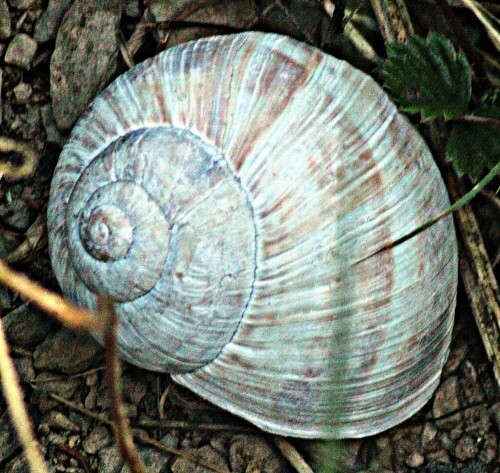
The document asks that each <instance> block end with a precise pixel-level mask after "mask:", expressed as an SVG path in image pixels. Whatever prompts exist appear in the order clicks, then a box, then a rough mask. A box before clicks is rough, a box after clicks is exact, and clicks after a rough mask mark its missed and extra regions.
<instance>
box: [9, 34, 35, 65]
mask: <svg viewBox="0 0 500 473" xmlns="http://www.w3.org/2000/svg"><path fill="white" fill-rule="evenodd" d="M37 48H38V44H37V42H36V41H35V40H34V39H32V38H31V37H29V36H28V35H27V34H25V33H18V34H17V35H16V36H15V37H14V39H13V40H12V41H11V42H10V44H9V46H8V48H7V52H6V53H5V62H6V63H7V64H11V65H13V66H18V67H21V68H23V69H29V68H30V67H31V63H32V62H33V59H34V57H35V54H36V50H37Z"/></svg>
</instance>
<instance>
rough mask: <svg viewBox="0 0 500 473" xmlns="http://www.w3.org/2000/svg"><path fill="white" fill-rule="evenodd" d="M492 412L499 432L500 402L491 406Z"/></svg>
mask: <svg viewBox="0 0 500 473" xmlns="http://www.w3.org/2000/svg"><path fill="white" fill-rule="evenodd" d="M490 412H491V414H492V416H493V419H494V420H495V424H496V426H497V430H498V431H500V402H495V404H492V405H491V406H490Z"/></svg>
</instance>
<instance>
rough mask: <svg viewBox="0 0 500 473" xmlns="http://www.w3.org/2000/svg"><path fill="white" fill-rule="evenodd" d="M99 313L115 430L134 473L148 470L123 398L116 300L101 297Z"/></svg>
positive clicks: (121, 453)
mask: <svg viewBox="0 0 500 473" xmlns="http://www.w3.org/2000/svg"><path fill="white" fill-rule="evenodd" d="M99 313H100V314H101V315H102V318H103V320H105V321H106V325H105V326H106V328H105V330H104V347H105V348H106V380H107V384H108V390H109V404H110V410H111V417H112V418H113V431H114V433H115V439H116V443H117V447H118V451H119V453H120V456H121V457H122V459H123V461H124V462H125V464H126V465H127V466H128V467H129V469H130V471H131V472H132V473H146V466H145V465H144V463H143V462H142V459H141V457H140V455H139V452H138V451H137V448H136V447H135V445H134V441H133V436H132V431H131V430H130V426H129V422H128V417H127V412H126V409H125V405H124V404H123V400H122V391H123V389H122V382H121V366H120V355H119V353H118V340H117V338H116V330H117V325H118V320H117V318H116V312H115V308H114V306H113V301H112V300H111V299H110V298H109V297H100V298H99Z"/></svg>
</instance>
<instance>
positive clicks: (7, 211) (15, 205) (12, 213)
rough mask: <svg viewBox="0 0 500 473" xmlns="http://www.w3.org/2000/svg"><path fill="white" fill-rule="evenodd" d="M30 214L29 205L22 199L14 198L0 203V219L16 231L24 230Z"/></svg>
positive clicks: (29, 220)
mask: <svg viewBox="0 0 500 473" xmlns="http://www.w3.org/2000/svg"><path fill="white" fill-rule="evenodd" d="M30 214H31V208H30V206H29V205H28V204H27V203H26V202H25V201H24V200H22V199H14V200H11V201H10V202H5V203H3V204H1V205H0V220H1V221H2V222H3V223H4V224H6V225H8V226H9V227H12V229H13V230H16V231H18V232H24V231H26V230H27V229H28V228H29V226H30V224H31V218H30Z"/></svg>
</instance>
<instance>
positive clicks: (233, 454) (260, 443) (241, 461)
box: [229, 435, 285, 473]
mask: <svg viewBox="0 0 500 473" xmlns="http://www.w3.org/2000/svg"><path fill="white" fill-rule="evenodd" d="M229 463H230V465H231V471H234V472H235V473H245V472H246V471H253V470H252V468H254V469H255V468H256V467H257V466H259V468H262V470H263V471H267V472H269V473H280V472H284V471H285V465H284V463H283V462H282V459H281V457H280V456H279V455H278V454H277V452H276V451H275V450H274V449H273V448H271V446H270V445H269V444H268V443H267V442H266V440H264V439H263V438H261V437H257V436H255V435H236V436H235V437H233V439H232V441H231V445H230V447H229Z"/></svg>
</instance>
